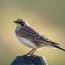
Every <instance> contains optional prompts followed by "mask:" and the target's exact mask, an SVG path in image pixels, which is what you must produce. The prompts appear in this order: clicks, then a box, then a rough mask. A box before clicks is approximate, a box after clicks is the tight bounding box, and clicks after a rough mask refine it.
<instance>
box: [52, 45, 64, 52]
mask: <svg viewBox="0 0 65 65" xmlns="http://www.w3.org/2000/svg"><path fill="white" fill-rule="evenodd" d="M53 47H55V48H58V49H60V50H62V51H64V52H65V49H63V48H61V47H60V46H57V45H53Z"/></svg>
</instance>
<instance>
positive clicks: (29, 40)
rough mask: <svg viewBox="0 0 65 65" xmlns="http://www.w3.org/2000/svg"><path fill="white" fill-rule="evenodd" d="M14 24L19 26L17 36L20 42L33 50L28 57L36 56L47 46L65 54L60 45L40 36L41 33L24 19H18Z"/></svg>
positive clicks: (16, 30)
mask: <svg viewBox="0 0 65 65" xmlns="http://www.w3.org/2000/svg"><path fill="white" fill-rule="evenodd" d="M13 22H14V23H16V24H17V26H16V29H15V34H16V37H17V38H18V40H19V41H20V42H21V43H22V44H24V45H26V46H27V47H30V48H32V50H31V51H29V52H28V53H27V54H26V55H28V56H31V55H34V53H35V51H37V49H39V48H42V47H45V46H46V47H53V48H57V49H60V50H62V51H64V52H65V49H64V48H62V47H60V45H59V43H56V42H54V41H51V40H49V39H48V38H46V37H45V36H42V35H41V34H39V32H37V31H35V30H34V29H33V28H32V27H31V26H30V25H29V24H28V23H27V21H25V20H24V19H16V20H15V21H13Z"/></svg>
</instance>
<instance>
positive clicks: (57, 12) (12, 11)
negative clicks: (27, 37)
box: [0, 0, 65, 65]
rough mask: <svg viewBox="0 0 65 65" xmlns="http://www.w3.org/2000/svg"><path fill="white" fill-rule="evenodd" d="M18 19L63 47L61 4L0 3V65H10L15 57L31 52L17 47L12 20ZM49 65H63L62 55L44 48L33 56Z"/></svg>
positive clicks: (47, 0)
mask: <svg viewBox="0 0 65 65" xmlns="http://www.w3.org/2000/svg"><path fill="white" fill-rule="evenodd" d="M18 18H22V19H25V20H26V21H28V23H29V24H30V26H31V27H32V28H34V29H36V30H37V31H39V33H40V34H41V35H44V36H46V37H47V38H49V39H51V40H53V41H55V42H59V43H60V44H61V46H62V47H65V0H0V65H10V63H11V62H12V61H13V60H14V59H15V57H16V56H20V55H23V54H26V53H27V52H28V51H30V50H31V49H30V48H28V47H26V46H24V45H22V44H20V42H19V41H18V40H17V38H16V36H15V33H14V30H15V27H16V25H15V24H14V23H13V21H14V20H16V19H18ZM36 55H40V56H44V57H45V58H46V60H47V62H48V64H49V65H65V53H64V52H62V51H60V50H57V49H53V48H47V47H44V48H42V49H41V50H39V51H37V52H36Z"/></svg>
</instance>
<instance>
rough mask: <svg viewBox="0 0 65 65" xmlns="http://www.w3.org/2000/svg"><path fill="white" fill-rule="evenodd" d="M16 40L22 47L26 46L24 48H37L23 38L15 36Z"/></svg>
mask: <svg viewBox="0 0 65 65" xmlns="http://www.w3.org/2000/svg"><path fill="white" fill-rule="evenodd" d="M17 38H18V40H19V41H20V42H21V43H22V44H24V45H26V46H28V47H31V48H38V47H37V46H36V45H35V43H33V42H31V41H30V40H28V39H26V38H24V37H19V36H17Z"/></svg>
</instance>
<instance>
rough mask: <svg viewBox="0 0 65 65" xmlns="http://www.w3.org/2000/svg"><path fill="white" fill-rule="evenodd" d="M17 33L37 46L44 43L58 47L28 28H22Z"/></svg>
mask: <svg viewBox="0 0 65 65" xmlns="http://www.w3.org/2000/svg"><path fill="white" fill-rule="evenodd" d="M18 33H19V36H22V37H25V38H28V39H29V40H30V41H32V42H34V43H37V44H39V43H46V45H47V44H54V45H58V44H57V43H55V42H52V41H50V40H49V39H47V38H45V37H44V36H41V35H40V34H39V33H38V32H36V31H35V30H34V29H32V28H30V27H29V26H25V27H22V28H21V29H20V30H19V32H18Z"/></svg>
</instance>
